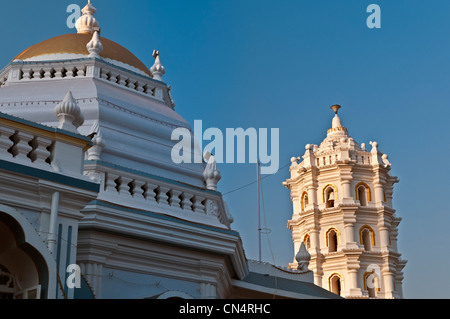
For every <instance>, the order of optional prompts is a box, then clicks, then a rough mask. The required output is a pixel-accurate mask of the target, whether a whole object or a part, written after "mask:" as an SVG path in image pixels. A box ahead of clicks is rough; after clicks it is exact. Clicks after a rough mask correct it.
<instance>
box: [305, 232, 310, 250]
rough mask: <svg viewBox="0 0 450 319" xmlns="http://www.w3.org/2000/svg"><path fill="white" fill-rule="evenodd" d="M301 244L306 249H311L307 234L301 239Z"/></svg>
mask: <svg viewBox="0 0 450 319" xmlns="http://www.w3.org/2000/svg"><path fill="white" fill-rule="evenodd" d="M303 243H304V244H305V247H306V249H310V248H311V237H310V236H309V234H306V235H305V237H303Z"/></svg>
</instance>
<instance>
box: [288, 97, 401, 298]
mask: <svg viewBox="0 0 450 319" xmlns="http://www.w3.org/2000/svg"><path fill="white" fill-rule="evenodd" d="M331 109H333V110H334V112H335V116H334V118H333V121H332V127H331V128H330V129H329V130H328V132H327V137H326V138H325V139H324V140H323V142H322V143H321V144H320V145H319V146H317V145H310V144H308V145H306V152H305V154H304V155H303V157H302V160H301V158H300V157H293V158H292V159H291V161H292V165H291V166H290V173H291V177H290V178H289V179H288V180H286V181H285V182H284V183H283V185H284V186H286V187H287V188H288V189H289V190H290V191H291V199H292V202H293V215H292V219H291V220H289V221H288V223H287V227H288V228H289V229H290V230H291V231H292V238H293V241H294V249H295V251H294V256H296V254H297V253H298V251H299V250H300V248H301V244H302V243H304V244H305V246H306V248H307V250H308V252H309V253H310V254H311V262H310V266H309V267H310V269H311V270H312V271H313V272H314V277H315V278H314V281H315V284H316V285H318V286H321V287H323V288H325V289H329V290H330V291H332V292H334V293H336V294H339V295H341V296H343V297H346V298H402V297H403V296H402V281H403V272H402V270H403V268H404V267H405V265H406V261H405V260H402V259H401V258H400V256H401V255H400V254H399V253H398V249H397V235H398V229H397V227H398V225H399V223H400V221H401V218H399V217H397V216H396V214H395V210H394V209H393V208H392V194H393V188H394V184H395V183H398V182H399V179H398V178H397V177H394V176H392V175H390V169H391V164H390V163H389V161H388V157H387V155H386V154H383V153H381V152H380V151H379V150H378V143H377V142H370V145H371V147H372V149H371V151H370V152H369V151H367V150H366V147H365V144H364V143H362V144H361V145H359V144H358V143H357V142H356V141H355V140H353V139H352V138H351V137H350V136H349V135H348V131H347V128H345V127H344V126H343V125H342V123H341V120H340V118H339V116H338V114H337V113H338V110H339V109H340V106H339V105H333V106H332V107H331ZM299 161H300V163H298V162H299ZM289 267H290V268H293V269H296V268H297V267H298V265H297V262H296V261H295V258H294V262H293V263H291V264H289Z"/></svg>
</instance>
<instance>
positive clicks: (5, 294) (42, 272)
mask: <svg viewBox="0 0 450 319" xmlns="http://www.w3.org/2000/svg"><path fill="white" fill-rule="evenodd" d="M3 207H5V206H3V205H0V298H2V299H41V298H49V297H52V294H51V293H49V284H50V283H54V280H53V281H52V280H51V274H50V272H49V266H48V265H49V264H50V265H51V266H54V265H53V263H52V262H51V261H52V260H51V255H50V252H49V251H48V250H47V248H46V247H45V245H44V244H43V242H42V239H41V238H40V237H39V236H38V234H37V233H36V231H35V230H34V228H33V227H32V226H31V224H29V223H28V221H27V220H26V219H25V218H24V217H23V216H22V215H20V214H19V213H18V212H17V211H15V210H12V209H10V208H7V210H8V213H6V212H5V211H4V210H3V211H2V209H1V208H3ZM13 216H14V217H13ZM26 223H28V224H26ZM34 245H36V246H38V247H39V248H40V250H38V249H36V247H35V246H34ZM41 252H42V253H41ZM44 256H45V257H44ZM54 269H55V270H56V266H55V268H54Z"/></svg>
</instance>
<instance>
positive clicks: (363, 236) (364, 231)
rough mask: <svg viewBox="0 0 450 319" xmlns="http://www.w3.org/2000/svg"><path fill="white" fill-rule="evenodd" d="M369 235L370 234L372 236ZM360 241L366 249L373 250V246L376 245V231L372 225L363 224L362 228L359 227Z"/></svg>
mask: <svg viewBox="0 0 450 319" xmlns="http://www.w3.org/2000/svg"><path fill="white" fill-rule="evenodd" d="M367 236H369V237H370V238H369V237H367ZM369 239H370V240H369ZM359 243H360V244H361V245H364V249H365V250H367V251H370V250H372V249H371V248H372V247H373V246H375V232H374V231H373V229H372V227H370V226H369V225H363V226H361V228H360V229H359ZM369 246H370V247H369ZM367 248H370V249H367Z"/></svg>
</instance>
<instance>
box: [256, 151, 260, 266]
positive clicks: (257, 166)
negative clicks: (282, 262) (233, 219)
mask: <svg viewBox="0 0 450 319" xmlns="http://www.w3.org/2000/svg"><path fill="white" fill-rule="evenodd" d="M259 173H260V168H259V159H257V160H256V183H257V189H258V196H257V198H258V245H259V246H258V247H259V262H261V210H260V198H259V194H260V191H259Z"/></svg>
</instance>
